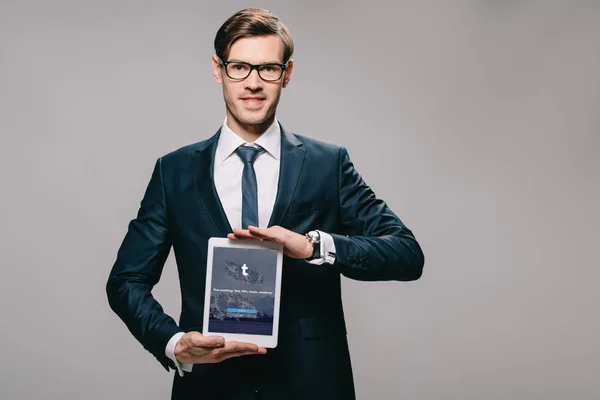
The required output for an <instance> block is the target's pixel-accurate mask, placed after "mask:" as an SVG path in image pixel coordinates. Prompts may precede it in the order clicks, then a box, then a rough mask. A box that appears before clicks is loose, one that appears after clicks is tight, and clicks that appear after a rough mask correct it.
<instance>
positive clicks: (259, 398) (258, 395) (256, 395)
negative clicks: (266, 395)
mask: <svg viewBox="0 0 600 400" xmlns="http://www.w3.org/2000/svg"><path fill="white" fill-rule="evenodd" d="M261 399H262V397H260V392H259V391H258V389H254V400H261Z"/></svg>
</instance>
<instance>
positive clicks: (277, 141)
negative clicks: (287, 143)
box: [216, 117, 281, 161]
mask: <svg viewBox="0 0 600 400" xmlns="http://www.w3.org/2000/svg"><path fill="white" fill-rule="evenodd" d="M245 143H246V142H245V141H244V140H243V139H242V138H241V137H239V136H238V135H237V134H236V133H235V132H233V131H232V130H231V129H230V128H229V126H227V117H225V121H223V126H222V127H221V135H220V136H219V143H218V145H217V154H216V156H217V159H218V160H220V161H225V160H226V159H227V158H229V156H231V154H233V152H234V151H235V150H236V149H237V148H238V147H240V146H241V145H243V144H245ZM254 143H255V144H257V145H259V146H260V147H262V148H263V149H265V151H266V152H267V153H268V154H270V155H271V157H273V158H274V159H276V160H279V155H280V152H281V128H280V126H279V122H278V121H277V118H275V120H274V121H273V123H272V124H271V126H269V128H267V130H266V131H265V132H264V133H263V134H262V135H261V136H260V137H259V138H258V139H256V141H255V142H254Z"/></svg>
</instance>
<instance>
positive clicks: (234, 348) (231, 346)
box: [219, 341, 259, 353]
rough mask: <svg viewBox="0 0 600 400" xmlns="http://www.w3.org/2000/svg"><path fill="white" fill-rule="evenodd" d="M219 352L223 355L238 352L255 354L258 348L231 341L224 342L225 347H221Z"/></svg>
mask: <svg viewBox="0 0 600 400" xmlns="http://www.w3.org/2000/svg"><path fill="white" fill-rule="evenodd" d="M219 350H220V351H221V352H224V353H230V352H239V351H250V352H254V353H256V352H258V350H259V348H258V346H257V345H255V344H254V343H246V342H237V341H231V342H226V343H225V346H223V347H222V348H221V349H219Z"/></svg>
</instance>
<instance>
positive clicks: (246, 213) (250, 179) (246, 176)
mask: <svg viewBox="0 0 600 400" xmlns="http://www.w3.org/2000/svg"><path fill="white" fill-rule="evenodd" d="M262 150H263V148H262V147H260V146H256V147H249V146H244V145H242V146H240V147H238V148H237V150H236V151H235V152H236V153H237V155H238V156H239V157H240V158H241V159H242V162H243V163H244V172H243V173H242V229H248V225H252V226H258V187H257V184H256V173H255V172H254V160H256V157H258V155H259V154H260V153H261V152H262Z"/></svg>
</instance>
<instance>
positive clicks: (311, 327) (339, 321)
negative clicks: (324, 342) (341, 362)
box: [300, 316, 346, 340]
mask: <svg viewBox="0 0 600 400" xmlns="http://www.w3.org/2000/svg"><path fill="white" fill-rule="evenodd" d="M300 329H301V330H302V336H304V339H305V340H313V339H319V338H326V337H331V336H346V322H345V321H344V317H343V316H338V317H320V318H304V319H301V320H300Z"/></svg>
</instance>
